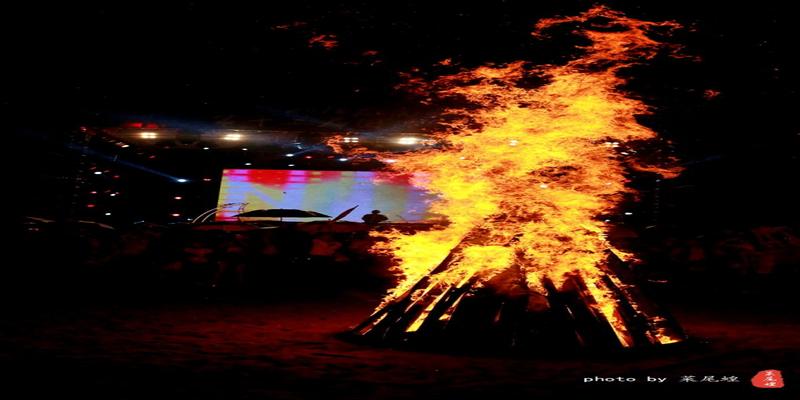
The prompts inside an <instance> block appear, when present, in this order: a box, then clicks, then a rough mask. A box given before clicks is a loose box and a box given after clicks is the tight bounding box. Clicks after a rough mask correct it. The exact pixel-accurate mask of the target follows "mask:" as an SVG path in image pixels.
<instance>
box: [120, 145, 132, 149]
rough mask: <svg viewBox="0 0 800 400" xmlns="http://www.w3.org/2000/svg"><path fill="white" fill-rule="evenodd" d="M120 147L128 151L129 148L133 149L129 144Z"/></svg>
mask: <svg viewBox="0 0 800 400" xmlns="http://www.w3.org/2000/svg"><path fill="white" fill-rule="evenodd" d="M120 147H122V148H123V149H127V148H128V147H131V146H130V145H129V144H123V145H122V146H120Z"/></svg>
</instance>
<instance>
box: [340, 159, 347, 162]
mask: <svg viewBox="0 0 800 400" xmlns="http://www.w3.org/2000/svg"><path fill="white" fill-rule="evenodd" d="M347 160H349V158H340V159H339V161H341V162H345V161H347Z"/></svg>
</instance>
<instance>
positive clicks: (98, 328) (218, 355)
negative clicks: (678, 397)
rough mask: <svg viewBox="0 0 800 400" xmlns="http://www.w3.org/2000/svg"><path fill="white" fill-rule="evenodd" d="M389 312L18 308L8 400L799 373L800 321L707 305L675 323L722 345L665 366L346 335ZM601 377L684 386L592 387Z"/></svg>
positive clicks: (475, 392) (345, 307)
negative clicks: (386, 342) (419, 346)
mask: <svg viewBox="0 0 800 400" xmlns="http://www.w3.org/2000/svg"><path fill="white" fill-rule="evenodd" d="M376 300H377V295H371V294H348V295H341V296H336V297H332V298H331V297H329V298H324V299H319V300H314V301H291V302H283V303H276V302H252V301H250V302H247V303H245V304H242V303H239V304H234V303H232V302H227V303H226V302H221V301H217V302H208V301H202V300H198V301H195V302H191V303H186V302H182V303H173V304H170V305H163V304H162V305H141V304H136V305H133V304H129V305H104V306H96V305H95V306H74V305H73V306H60V307H56V308H54V307H53V305H52V304H49V305H47V306H44V307H41V308H38V311H37V310H20V309H18V308H16V307H10V309H7V310H5V311H4V315H5V317H4V318H3V320H2V322H0V331H2V332H3V333H2V335H0V365H2V368H3V370H4V371H6V373H5V375H4V379H3V381H5V383H4V388H3V391H6V394H8V393H14V392H18V393H20V394H22V396H21V397H19V398H73V397H74V396H77V397H76V398H86V397H89V398H105V399H141V398H162V397H170V398H195V399H196V398H259V399H294V398H328V399H334V398H335V399H339V398H341V399H401V398H417V399H422V398H491V396H494V395H496V394H498V393H503V394H513V395H515V398H521V399H532V398H536V397H540V396H545V397H549V396H548V395H554V393H555V392H554V390H557V391H558V392H559V393H564V392H583V391H587V392H591V393H594V392H597V391H603V390H604V389H603V388H605V390H620V391H624V392H625V393H627V394H637V393H641V394H653V395H656V394H664V393H668V392H670V391H680V392H685V393H691V394H699V393H703V392H708V393H710V394H714V395H720V394H730V395H733V396H736V397H735V398H746V397H748V395H750V394H753V393H756V392H757V390H756V389H753V388H752V387H751V386H750V383H749V380H750V377H752V375H753V374H755V372H757V371H758V370H761V369H770V368H775V369H783V370H784V372H785V373H786V372H788V368H789V367H790V366H793V367H796V366H797V365H798V361H799V360H800V350H798V349H800V337H798V336H797V335H796V334H793V333H792V332H797V330H798V328H800V322H798V321H797V320H796V319H795V320H792V319H791V318H789V317H787V316H786V315H787V314H786V313H781V314H780V315H776V314H775V313H771V312H766V313H763V314H762V313H760V312H757V311H752V310H739V311H727V312H711V311H708V310H703V309H701V308H696V307H692V308H688V307H679V308H678V309H676V310H675V311H676V312H675V314H676V316H677V317H678V318H679V319H680V321H682V322H683V324H684V326H685V327H686V328H687V329H688V330H689V331H690V333H691V334H693V335H694V336H696V337H705V338H710V339H712V341H713V343H712V344H711V345H710V346H708V347H703V346H700V347H698V348H696V349H693V350H691V351H675V352H670V353H669V354H662V355H658V356H637V357H625V358H613V357H598V356H594V357H585V358H579V357H574V356H571V357H569V356H565V357H553V356H549V357H545V358H510V359H509V358H503V357H490V356H475V355H472V356H470V355H453V354H450V355H445V354H430V353H421V352H410V351H399V350H390V349H376V348H371V347H367V346H361V345H357V344H353V343H348V342H344V341H341V340H339V339H337V338H336V337H335V336H334V335H335V334H336V333H337V332H341V331H342V330H343V329H344V328H346V327H347V326H349V325H352V324H355V323H357V322H359V321H360V320H361V319H362V318H363V317H364V316H365V315H367V313H368V312H370V311H371V309H372V307H373V305H374V303H375V301H376ZM8 305H9V304H8V303H7V306H8ZM781 315H782V316H781ZM795 372H796V371H795ZM595 375H597V376H601V377H617V376H624V377H636V378H639V379H644V377H646V376H647V375H650V376H653V377H667V378H669V379H670V380H671V381H673V383H672V384H663V385H657V384H648V385H643V384H630V383H628V384H620V383H616V384H612V383H595V384H585V383H583V382H582V381H583V379H584V378H585V377H591V376H595ZM683 375H695V376H697V378H698V379H701V378H702V376H705V375H715V376H716V377H717V378H719V377H721V376H730V375H735V376H738V377H739V379H740V380H742V381H743V383H738V384H737V383H716V384H714V383H695V384H689V383H683V384H679V383H675V381H676V380H678V379H679V378H680V377H681V376H683ZM787 375H788V376H787V382H786V384H787V387H791V386H793V385H797V384H798V382H797V381H796V374H794V376H792V374H787ZM780 393H781V394H787V393H788V392H787V391H786V390H785V389H784V390H781V392H780ZM770 394H771V395H776V393H770ZM3 397H4V398H8V397H6V396H5V395H4V396H3ZM770 398H775V397H772V396H770Z"/></svg>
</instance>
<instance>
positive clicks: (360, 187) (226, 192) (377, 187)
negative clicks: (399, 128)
mask: <svg viewBox="0 0 800 400" xmlns="http://www.w3.org/2000/svg"><path fill="white" fill-rule="evenodd" d="M424 178H425V177H424V175H422V174H413V175H398V174H394V173H388V172H376V171H307V170H266V169H226V170H223V172H222V182H221V185H220V192H219V201H218V206H220V207H222V206H223V204H228V203H247V205H246V207H245V210H246V211H251V210H257V209H275V208H284V209H299V210H305V211H316V212H319V213H322V214H326V215H329V216H331V217H335V216H337V215H339V214H340V213H341V212H342V211H345V210H347V209H349V208H352V207H354V206H358V208H356V209H355V210H354V211H353V212H351V213H350V214H349V215H348V216H346V217H345V218H343V219H342V220H343V221H357V222H361V217H362V216H363V215H364V214H366V213H369V212H371V211H372V210H380V212H381V214H383V215H385V216H386V217H388V218H389V220H388V221H389V222H419V221H424V220H428V219H432V218H434V215H432V214H430V213H429V212H428V206H429V204H430V202H431V201H433V200H435V199H436V196H434V195H432V194H430V193H428V192H426V191H425V190H424V189H422V188H421V187H419V186H420V183H421V182H424ZM415 183H416V184H417V185H415ZM238 212H239V210H238V208H237V207H226V208H223V210H222V211H220V212H218V213H217V220H218V221H231V220H236V218H235V217H234V215H236V214H237V213H238ZM283 220H284V221H311V220H313V219H305V218H303V219H298V218H284V219H283Z"/></svg>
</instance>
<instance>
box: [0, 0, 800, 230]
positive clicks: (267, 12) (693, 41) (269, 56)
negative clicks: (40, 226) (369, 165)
mask: <svg viewBox="0 0 800 400" xmlns="http://www.w3.org/2000/svg"><path fill="white" fill-rule="evenodd" d="M172 3H173V4H155V5H148V4H146V3H145V2H135V3H131V4H128V5H119V4H117V3H113V4H114V5H111V4H112V3H108V4H106V5H98V6H89V5H87V6H80V5H75V4H68V5H59V6H54V7H52V8H51V7H50V6H48V7H45V6H44V5H33V6H28V9H27V10H20V11H17V13H18V14H17V15H12V16H11V17H12V18H11V19H13V20H14V21H15V23H12V25H11V31H12V32H10V33H7V34H6V39H11V40H9V42H10V43H9V46H10V54H11V55H12V56H11V57H8V58H7V59H6V60H7V61H6V63H7V64H10V66H11V69H10V70H9V71H7V72H5V74H4V75H5V78H6V79H5V80H6V84H4V86H6V87H7V88H9V90H3V92H4V93H3V97H4V98H3V99H2V101H3V103H4V104H3V106H4V107H5V108H8V109H9V110H10V111H11V113H10V114H9V115H12V116H13V118H12V119H11V121H12V124H11V125H10V126H11V128H10V129H11V130H12V137H13V139H14V142H15V144H18V145H19V146H17V147H16V148H18V149H20V151H19V152H18V154H20V155H22V156H24V157H36V156H37V151H38V150H37V146H35V145H33V144H36V143H39V142H37V141H41V140H44V141H56V142H57V141H58V137H59V135H61V134H62V132H63V131H64V130H69V129H74V127H76V126H78V125H81V124H85V123H93V122H95V121H104V120H108V119H114V118H124V117H125V116H130V115H138V116H141V115H144V116H149V117H153V118H155V117H162V118H177V119H181V118H183V119H187V120H208V121H214V120H218V119H220V118H232V119H234V120H236V119H239V120H246V119H253V118H256V119H263V120H266V121H267V123H268V124H270V123H271V124H274V125H275V126H280V125H285V124H286V123H289V122H297V120H302V121H301V122H303V123H305V124H311V125H314V124H328V125H333V126H339V127H346V128H352V129H383V128H389V127H391V128H393V129H396V130H397V129H415V128H417V127H419V126H420V124H421V122H420V121H424V118H425V117H429V116H430V110H425V109H423V108H421V107H420V106H419V105H418V104H417V103H416V102H415V101H414V99H412V98H410V97H409V96H408V95H406V94H403V93H401V92H399V91H396V90H394V89H393V86H394V85H395V84H397V83H399V82H400V77H399V75H398V73H399V72H402V71H408V70H410V69H411V68H414V67H419V68H422V69H423V71H427V70H430V71H431V72H434V70H432V69H431V66H432V65H433V64H434V63H436V62H438V61H440V60H442V59H445V58H451V59H453V61H454V62H456V63H458V65H460V66H465V67H470V66H476V65H481V64H485V63H487V62H504V61H513V60H519V59H525V60H530V61H533V62H558V61H559V60H564V59H565V57H569V56H571V55H574V51H573V49H572V46H574V45H575V44H577V43H578V41H577V39H569V38H568V37H565V38H562V39H561V40H559V41H555V42H552V41H551V42H540V41H536V40H534V39H533V38H532V37H531V36H530V34H529V33H530V31H531V30H532V26H533V24H534V23H535V22H536V20H537V19H538V18H540V17H548V16H552V15H556V14H575V13H578V12H580V11H583V10H585V9H586V8H588V7H589V6H590V5H591V4H592V3H591V2H585V1H578V2H565V1H536V2H533V1H522V0H520V1H487V2H481V4H471V3H472V2H465V1H460V2H455V1H445V2H433V1H411V2H398V3H392V4H387V3H386V2H377V1H376V2H324V3H322V2H320V3H319V4H316V3H312V2H307V1H292V2H285V4H280V5H279V6H278V5H275V4H272V3H275V2H261V3H259V4H250V3H245V2H242V3H240V4H236V3H231V2H225V3H224V4H223V3H218V4H216V5H212V6H209V5H201V4H200V3H199V2H198V3H195V2H188V1H178V2H172ZM434 3H435V4H434ZM641 3H643V4H647V5H646V6H645V5H641V6H638V5H635V4H634V2H631V1H610V2H606V4H608V5H610V6H611V7H612V8H617V9H620V10H622V11H624V12H626V13H627V14H628V15H630V16H633V17H637V18H643V19H650V20H662V19H675V20H677V21H679V22H681V23H683V24H685V25H686V26H687V27H689V28H691V29H688V30H687V31H686V32H684V33H682V34H679V35H678V36H676V37H675V38H674V40H675V41H677V42H680V43H683V44H685V45H686V52H687V53H689V54H693V55H697V56H699V57H700V58H701V59H702V61H700V62H688V61H685V60H684V61H675V60H668V59H657V60H655V61H654V62H653V63H650V64H648V65H645V66H641V67H637V68H636V69H635V70H632V71H630V74H631V78H630V89H631V90H632V91H634V92H636V93H638V94H639V95H641V96H642V97H643V98H644V99H645V100H646V102H647V103H648V104H651V105H653V106H654V107H656V113H655V114H654V115H653V116H649V117H647V118H645V119H643V121H644V122H645V123H646V124H648V125H650V126H652V127H653V128H655V129H656V130H657V131H659V132H660V133H661V134H662V135H663V136H664V137H667V138H669V139H671V140H672V141H673V142H674V144H675V151H676V153H677V155H678V156H679V158H680V159H681V160H683V161H684V162H685V163H686V166H687V171H686V172H685V173H684V175H683V176H682V177H681V178H679V179H678V180H676V181H675V182H670V183H669V184H668V186H669V187H667V188H666V189H669V190H664V191H663V194H664V196H665V198H664V199H663V200H662V201H663V202H664V203H666V205H665V206H664V208H665V209H664V210H663V212H664V213H665V215H666V216H665V218H670V219H673V220H674V221H685V224H701V223H699V222H697V221H698V218H700V219H701V220H703V221H705V222H706V223H702V224H703V225H709V226H714V225H721V226H727V225H737V224H738V223H744V224H789V223H793V224H797V223H798V221H800V217H799V215H800V213H798V211H797V206H796V205H797V204H800V199H799V198H798V195H797V194H795V193H794V192H795V191H796V190H794V189H795V186H796V185H797V182H798V177H800V168H799V167H800V166H799V165H798V163H800V158H798V157H800V150H799V148H800V123H798V119H797V115H796V114H797V110H798V106H799V105H800V92H799V91H798V90H800V84H799V83H798V80H799V79H800V68H798V63H797V61H796V60H794V53H795V52H796V48H797V42H798V37H800V35H798V34H797V31H796V24H795V21H794V19H795V18H794V14H793V13H790V12H789V10H788V7H789V6H779V4H780V2H770V1H761V2H758V3H757V4H758V5H751V6H750V8H743V7H741V6H734V5H731V4H730V3H725V2H703V3H704V4H703V5H698V3H699V2H689V1H685V2H684V1H677V2H676V1H670V2H658V4H649V3H650V2H641ZM111 7H113V8H111ZM282 26H284V27H285V29H284V28H282ZM318 35H335V37H336V41H337V45H336V46H335V47H334V48H332V49H325V48H324V47H323V46H321V45H319V44H311V45H310V44H309V40H310V39H311V38H312V37H314V36H318ZM709 89H711V90H715V91H719V92H720V94H719V95H718V96H717V97H715V98H713V99H708V98H706V97H705V96H704V92H705V91H706V90H709ZM87 121H88V122H87ZM43 138H44V139H43ZM22 178H23V179H22V180H23V181H24V180H26V179H32V180H37V179H38V178H37V177H36V176H30V177H29V176H23V177H22ZM20 184H22V185H24V184H23V183H20ZM676 223H678V224H680V223H681V222H676Z"/></svg>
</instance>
